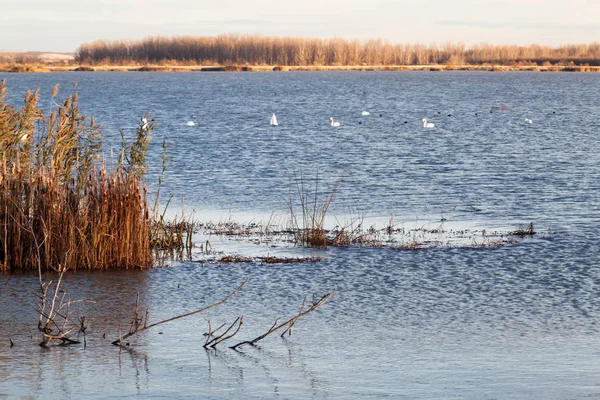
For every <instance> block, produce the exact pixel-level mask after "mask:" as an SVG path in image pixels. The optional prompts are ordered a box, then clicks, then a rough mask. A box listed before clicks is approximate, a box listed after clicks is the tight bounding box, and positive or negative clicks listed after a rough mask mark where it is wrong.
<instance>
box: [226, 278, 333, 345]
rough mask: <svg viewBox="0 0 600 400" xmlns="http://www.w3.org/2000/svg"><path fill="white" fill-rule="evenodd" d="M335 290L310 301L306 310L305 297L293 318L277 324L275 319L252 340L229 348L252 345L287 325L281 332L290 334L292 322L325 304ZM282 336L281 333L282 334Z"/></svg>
mask: <svg viewBox="0 0 600 400" xmlns="http://www.w3.org/2000/svg"><path fill="white" fill-rule="evenodd" d="M335 292H336V290H335V289H334V290H332V291H331V292H329V293H327V294H326V295H324V296H323V297H321V298H320V299H319V300H316V301H315V300H314V299H313V302H312V305H311V306H310V307H309V308H308V309H307V310H306V311H304V306H305V301H306V299H305V300H304V301H303V302H302V307H301V309H300V313H299V314H298V315H296V316H295V317H293V318H290V319H289V320H287V321H285V322H284V323H282V324H279V325H277V320H275V322H274V323H273V325H272V326H271V328H270V329H269V330H268V331H267V332H266V333H264V334H262V335H260V336H258V337H256V338H254V339H252V340H246V341H243V342H240V343H238V344H236V345H234V346H230V347H229V348H230V349H233V350H236V349H237V348H238V347H240V346H243V345H245V344H249V345H251V346H254V344H255V343H256V342H259V341H261V340H263V339H264V338H266V337H267V336H269V335H270V334H272V333H274V332H276V331H278V330H279V329H281V328H283V327H287V329H286V330H285V331H284V332H283V333H286V332H288V334H291V328H292V327H293V326H294V324H295V323H296V322H297V321H298V320H299V319H300V318H302V317H303V316H305V315H307V314H309V313H311V312H313V311H315V310H316V309H317V308H319V307H321V306H322V305H323V304H325V303H326V302H327V301H328V300H329V299H331V297H332V296H333V295H334V294H335ZM282 336H283V334H282Z"/></svg>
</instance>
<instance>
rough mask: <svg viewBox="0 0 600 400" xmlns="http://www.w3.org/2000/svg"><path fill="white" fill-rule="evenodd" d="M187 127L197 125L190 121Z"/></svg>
mask: <svg viewBox="0 0 600 400" xmlns="http://www.w3.org/2000/svg"><path fill="white" fill-rule="evenodd" d="M186 125H187V126H195V125H196V124H195V123H194V121H188V122H187V124H186Z"/></svg>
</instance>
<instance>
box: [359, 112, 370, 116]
mask: <svg viewBox="0 0 600 400" xmlns="http://www.w3.org/2000/svg"><path fill="white" fill-rule="evenodd" d="M361 114H362V116H363V117H366V116H367V115H371V113H370V112H368V111H363V112H362V113H361Z"/></svg>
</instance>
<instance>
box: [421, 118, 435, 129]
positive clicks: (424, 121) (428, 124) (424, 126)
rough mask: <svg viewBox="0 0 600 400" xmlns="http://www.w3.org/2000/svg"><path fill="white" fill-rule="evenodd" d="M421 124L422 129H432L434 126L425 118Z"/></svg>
mask: <svg viewBox="0 0 600 400" xmlns="http://www.w3.org/2000/svg"><path fill="white" fill-rule="evenodd" d="M421 122H422V123H423V128H433V127H434V126H435V124H434V123H432V122H427V118H423V119H422V120H421Z"/></svg>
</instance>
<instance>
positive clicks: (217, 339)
mask: <svg viewBox="0 0 600 400" xmlns="http://www.w3.org/2000/svg"><path fill="white" fill-rule="evenodd" d="M207 322H208V332H207V333H205V334H204V335H205V336H206V342H205V343H204V345H203V346H202V347H204V348H205V349H207V348H209V347H210V348H213V349H214V348H215V347H216V346H217V345H218V344H219V343H222V342H224V341H226V340H228V339H231V338H232V337H234V336H235V335H236V334H237V333H238V332H239V331H240V329H242V325H243V324H244V317H243V316H241V317H237V318H236V320H235V321H233V323H232V324H231V325H229V328H227V329H226V330H225V332H223V333H222V334H220V335H218V336H216V335H215V334H216V333H217V331H219V330H220V329H221V328H223V327H224V326H225V324H221V325H220V326H219V327H218V328H217V329H215V330H214V331H213V330H212V329H211V324H210V320H207ZM236 325H237V328H236V330H235V331H234V332H233V333H232V334H231V335H227V334H228V333H229V331H230V330H231V329H232V328H233V327H234V326H236Z"/></svg>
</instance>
